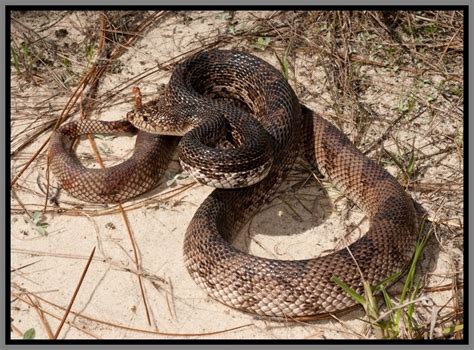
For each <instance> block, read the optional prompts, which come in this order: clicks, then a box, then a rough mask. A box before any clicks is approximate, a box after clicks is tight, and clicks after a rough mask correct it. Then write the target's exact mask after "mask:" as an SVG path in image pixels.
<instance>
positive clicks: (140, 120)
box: [127, 101, 197, 136]
mask: <svg viewBox="0 0 474 350" xmlns="http://www.w3.org/2000/svg"><path fill="white" fill-rule="evenodd" d="M196 114H197V112H196V110H195V109H193V108H192V107H189V106H187V105H180V104H178V105H173V106H170V105H167V104H166V103H164V102H161V101H158V102H157V101H151V102H149V103H147V104H144V105H143V106H140V108H135V109H134V110H132V111H130V112H128V113H127V120H128V121H129V122H130V123H132V124H133V125H134V126H135V127H136V128H137V129H140V130H144V131H146V132H149V133H152V134H159V135H170V136H183V135H184V134H186V133H187V132H188V131H189V130H191V129H192V128H193V127H194V126H195V125H196V120H195V119H196Z"/></svg>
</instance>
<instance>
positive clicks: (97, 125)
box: [49, 49, 419, 320]
mask: <svg viewBox="0 0 474 350" xmlns="http://www.w3.org/2000/svg"><path fill="white" fill-rule="evenodd" d="M104 123H105V124H104ZM107 123H110V122H99V121H81V122H73V123H69V124H65V125H64V126H62V127H60V128H59V129H57V130H56V131H55V132H54V135H53V136H52V138H51V142H50V149H49V160H50V163H51V168H52V171H53V173H54V174H55V176H56V177H57V178H58V179H59V180H60V181H59V182H60V184H61V186H62V187H63V188H65V189H66V191H68V192H69V193H71V194H72V195H74V196H78V197H80V198H84V199H86V200H89V201H104V200H113V201H118V200H123V199H126V198H130V197H133V196H136V195H139V194H140V193H142V192H146V191H147V190H149V189H150V188H151V187H153V186H155V185H156V182H157V181H158V180H156V179H159V177H161V176H162V173H163V169H164V168H166V164H167V162H168V161H169V155H164V152H165V151H170V150H173V149H174V148H175V147H176V142H177V141H176V138H177V137H178V136H179V137H181V138H180V139H179V140H180V141H179V146H178V148H179V150H178V152H179V158H180V162H181V165H182V166H183V169H185V170H186V171H188V172H190V173H191V174H192V175H193V176H194V177H195V178H196V180H197V181H199V182H202V183H206V184H209V183H210V184H211V185H212V186H214V187H217V188H216V189H214V190H213V191H212V193H211V194H210V195H209V196H208V197H207V198H206V199H205V200H204V202H203V203H202V204H201V205H200V206H199V208H198V209H197V211H196V212H195V214H194V217H193V218H192V220H191V222H190V223H189V226H188V228H187V230H186V233H185V236H184V244H183V255H184V264H185V266H186V268H187V270H188V272H189V274H190V276H191V277H192V279H193V280H194V281H195V282H196V284H197V285H198V286H200V287H201V288H202V289H203V290H205V291H206V292H207V294H208V295H209V296H210V297H211V298H213V299H215V300H217V301H219V302H221V303H223V304H225V305H227V306H229V307H232V308H234V309H238V310H240V311H244V312H248V313H252V314H256V315H259V316H265V317H269V318H275V319H278V320H282V319H284V320H289V319H317V318H324V317H327V316H329V315H332V314H337V313H343V312H345V311H348V310H351V309H353V308H354V307H356V306H357V301H356V300H354V299H353V298H352V297H351V295H350V294H349V293H347V292H346V291H345V289H343V285H341V283H336V280H335V278H338V279H339V280H340V281H342V282H343V283H344V284H345V285H346V286H347V287H348V288H351V289H352V290H353V291H355V292H356V293H358V294H361V295H362V294H364V293H365V286H366V285H367V284H368V285H370V286H376V285H378V284H380V283H383V282H384V281H386V280H387V278H388V277H390V276H396V275H402V274H403V273H404V272H405V271H406V270H407V267H408V266H409V264H410V262H411V260H412V258H413V254H414V251H415V246H416V241H417V239H418V228H419V223H418V220H417V215H416V210H415V206H414V202H413V200H412V198H411V197H410V196H409V195H408V193H407V192H406V191H405V190H404V188H403V187H402V186H401V185H400V184H399V182H398V181H397V179H396V178H395V177H394V176H392V175H391V174H390V173H389V172H387V171H386V170H385V169H384V168H383V167H381V166H380V165H379V164H378V163H376V162H375V161H373V160H371V159H369V158H368V157H366V156H365V155H364V154H362V153H361V152H360V151H359V150H358V149H357V148H356V147H355V145H354V144H353V143H352V142H351V141H350V140H349V138H348V137H347V136H346V135H345V134H344V133H343V132H341V131H340V130H339V129H338V128H337V127H336V126H335V125H333V124H332V123H330V122H329V121H328V120H326V119H325V118H324V117H322V116H321V115H320V114H318V113H316V112H314V111H312V110H310V109H309V108H308V107H306V106H305V105H304V104H303V103H301V102H300V101H299V99H298V97H297V96H296V93H295V92H294V90H293V88H292V87H291V86H290V84H289V82H288V81H287V80H286V79H285V77H284V76H283V75H282V73H281V72H280V71H279V70H278V69H277V68H275V67H274V66H272V65H271V64H269V63H267V62H266V61H265V60H263V59H261V58H258V57H256V56H254V55H252V54H250V53H246V52H244V51H238V50H223V49H211V50H205V51H201V52H198V53H196V54H194V55H192V56H190V57H188V58H187V59H185V60H184V61H183V62H181V63H179V64H177V65H176V66H175V68H174V70H173V72H172V75H171V78H170V81H169V84H168V85H167V87H166V92H165V94H164V97H160V98H159V99H156V100H152V101H150V102H148V103H146V104H144V105H143V106H141V107H140V108H135V109H134V110H133V111H130V112H129V113H127V118H126V121H120V122H115V123H119V124H120V125H121V126H122V127H123V126H124V125H128V124H126V123H130V124H133V126H130V125H128V126H127V127H126V128H138V129H140V131H138V136H137V143H136V146H135V150H134V154H133V156H132V157H131V158H130V159H129V160H127V161H126V162H125V163H122V164H120V165H118V166H116V167H115V168H114V167H113V168H111V170H110V169H105V170H94V169H88V168H84V166H83V165H82V164H80V162H79V161H78V159H77V158H74V157H75V156H74V152H73V151H72V150H71V148H70V147H66V146H65V145H66V143H68V142H69V143H70V142H71V140H73V139H74V138H75V137H78V135H80V134H85V133H91V132H102V131H104V130H103V129H107V130H106V131H107V132H110V130H109V129H108V127H106V125H108V124H107ZM114 127H115V125H114ZM218 130H221V131H218ZM222 130H223V131H222ZM254 132H255V133H256V135H260V136H255V137H253V136H252V135H253V133H254ZM208 133H210V134H211V136H207V135H208ZM183 135H184V136H183ZM260 138H261V140H260V141H259V140H257V139H260ZM65 139H67V140H68V142H65V141H64V140H65ZM252 140H253V141H252ZM218 154H219V156H218ZM249 156H252V157H253V158H252V159H250V160H249V159H247V158H246V157H249ZM219 157H220V158H219ZM297 157H302V158H304V159H306V160H307V161H308V162H309V164H310V165H312V166H314V167H315V168H317V169H318V170H319V172H320V173H321V174H322V175H323V176H325V177H326V178H327V179H328V180H329V181H330V182H332V183H333V184H334V185H335V187H336V188H338V189H339V190H340V191H341V192H342V193H343V194H344V195H345V196H346V197H348V198H349V199H350V200H351V201H353V202H354V203H355V204H356V205H357V206H358V207H360V208H361V209H362V210H363V212H364V213H365V214H366V216H367V217H368V219H369V229H368V231H367V232H366V233H365V234H364V235H363V236H362V237H361V238H359V239H358V240H356V241H355V242H353V243H351V244H349V245H347V246H346V247H344V248H342V249H340V250H337V251H334V252H331V253H329V254H326V255H321V256H317V257H314V258H310V259H299V260H279V259H271V258H264V257H259V256H254V255H251V254H249V253H247V252H245V251H242V250H239V249H237V248H236V247H234V246H233V245H232V244H231V242H232V239H233V238H234V237H235V236H236V235H237V234H238V233H239V231H241V230H242V228H243V227H244V225H245V224H246V223H248V222H249V220H250V219H251V218H252V217H254V216H255V215H256V214H257V213H258V212H259V210H260V209H261V208H262V206H263V205H265V204H266V203H268V201H269V200H270V199H271V198H272V197H273V196H274V194H275V193H276V191H277V189H278V188H279V187H280V185H281V184H282V182H283V181H284V179H285V178H286V176H287V174H288V172H289V171H290V170H291V168H292V167H293V165H294V163H295V161H296V159H297ZM205 159H207V160H205ZM127 162H131V163H127ZM203 164H204V165H203ZM200 167H201V168H200ZM131 168H133V169H132V170H130V169H131ZM206 169H207V170H206ZM239 169H241V171H239ZM90 174H93V176H92V175H90ZM86 175H87V176H86ZM99 177H100V179H98V178H99ZM152 177H153V179H152ZM242 177H250V179H248V180H242ZM104 179H105V180H104ZM95 181H96V182H95ZM93 182H94V183H93ZM218 183H220V184H222V183H224V185H219V184H218ZM216 184H217V185H216ZM119 185H120V186H121V187H120V189H119ZM124 187H127V189H125V188H124ZM92 192H95V193H96V194H91V193H92Z"/></svg>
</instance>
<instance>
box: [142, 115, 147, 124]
mask: <svg viewBox="0 0 474 350" xmlns="http://www.w3.org/2000/svg"><path fill="white" fill-rule="evenodd" d="M142 118H143V121H144V122H145V123H146V122H147V121H148V117H147V116H146V115H144V116H142Z"/></svg>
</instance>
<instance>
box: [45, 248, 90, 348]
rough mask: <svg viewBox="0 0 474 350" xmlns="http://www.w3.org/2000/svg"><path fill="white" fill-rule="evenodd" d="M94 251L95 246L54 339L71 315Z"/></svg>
mask: <svg viewBox="0 0 474 350" xmlns="http://www.w3.org/2000/svg"><path fill="white" fill-rule="evenodd" d="M94 253H95V247H94V249H92V252H91V255H90V256H89V260H87V264H86V267H85V268H84V271H82V275H81V278H80V279H79V283H78V284H77V286H76V290H75V291H74V294H73V295H72V298H71V301H70V302H69V305H68V306H67V308H66V312H65V313H64V316H63V318H62V320H61V323H60V324H59V327H58V329H57V331H56V334H55V335H54V339H58V335H59V332H61V328H63V325H64V322H65V321H66V318H67V316H68V315H69V312H70V311H71V307H72V304H74V300H75V299H76V296H77V293H78V292H79V289H80V288H81V284H82V281H83V280H84V277H85V276H86V273H87V270H88V269H89V265H90V264H91V261H92V258H93V257H94Z"/></svg>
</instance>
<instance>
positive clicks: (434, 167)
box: [10, 11, 464, 339]
mask: <svg viewBox="0 0 474 350" xmlns="http://www.w3.org/2000/svg"><path fill="white" fill-rule="evenodd" d="M90 15H91V18H94V19H95V20H93V21H87V22H85V21H83V20H81V18H80V16H79V15H78V14H77V13H75V12H72V13H69V12H26V13H20V12H17V13H13V16H12V22H11V25H12V37H11V47H10V49H11V70H12V89H11V101H12V103H11V108H12V109H11V116H12V120H11V125H12V137H11V153H10V154H11V158H12V176H13V178H12V191H13V194H14V195H12V200H11V202H12V208H11V213H12V215H13V216H14V217H16V216H24V215H27V216H30V217H32V216H33V214H32V213H35V212H38V211H42V212H43V213H44V215H46V216H47V215H49V214H51V213H61V215H88V216H96V215H109V214H112V213H120V212H122V213H123V215H125V212H128V213H129V215H131V210H132V209H139V208H142V207H144V206H149V205H156V206H158V205H166V203H169V201H172V200H173V199H174V196H175V195H178V194H180V193H182V191H187V190H188V189H189V188H190V187H191V186H192V184H191V185H185V186H183V187H178V188H175V189H173V190H171V191H170V192H168V193H161V194H159V193H158V194H155V195H153V196H151V197H145V198H143V199H140V200H139V201H138V202H134V203H132V204H124V206H123V210H121V209H120V207H112V208H103V207H97V206H92V205H87V206H84V204H83V203H79V202H76V201H67V200H66V201H62V202H61V203H60V206H58V204H57V199H55V194H56V189H54V188H49V186H48V184H49V178H48V176H47V171H46V170H47V162H46V156H45V145H46V142H47V137H48V136H49V135H50V133H51V131H52V129H53V128H54V127H55V126H57V125H59V124H60V123H61V122H63V121H64V120H67V119H68V118H69V117H71V116H74V115H76V114H80V116H81V117H82V118H88V117H91V115H93V114H94V113H100V112H101V111H103V110H106V109H107V108H110V107H112V106H114V105H116V104H119V103H120V102H121V100H123V99H126V100H127V101H132V99H133V96H132V95H131V94H130V90H131V86H133V85H136V84H137V83H138V82H142V81H145V80H146V79H147V78H148V77H150V76H152V75H153V74H156V73H157V72H162V71H170V70H171V69H172V68H173V66H174V64H176V63H177V62H179V61H180V60H182V59H183V58H185V57H186V54H191V53H192V52H194V51H195V49H193V48H192V49H190V50H188V51H187V52H186V54H181V55H178V56H176V57H174V58H172V59H170V60H167V61H165V62H161V63H159V64H158V67H154V68H151V69H146V70H144V71H143V72H142V73H140V74H139V75H137V76H135V77H134V78H133V79H130V80H127V81H124V82H122V83H121V84H119V85H117V86H115V87H114V88H112V89H109V90H108V91H106V92H99V91H100V90H99V89H98V86H99V85H100V83H101V81H102V79H103V77H104V76H107V75H108V74H119V73H120V72H121V70H122V69H123V62H122V61H121V55H122V54H123V53H124V52H126V51H127V50H132V51H133V50H137V51H139V50H140V49H139V48H138V47H137V46H139V42H140V40H141V38H142V37H146V34H147V32H148V31H150V30H152V29H153V28H157V27H159V26H160V25H162V23H163V21H164V20H166V18H169V17H176V18H177V19H178V20H179V21H182V22H184V23H186V22H190V21H197V20H199V18H200V14H199V13H185V12H178V13H169V12H165V13H144V12H110V13H107V14H100V15H99V14H98V13H91V14H90ZM216 16H221V18H220V19H223V20H224V21H225V22H224V24H221V25H220V27H219V28H218V30H212V31H211V30H210V31H209V33H207V35H196V36H195V39H194V40H193V41H191V42H190V43H189V45H190V47H193V44H196V43H199V46H200V47H204V48H209V47H234V48H242V49H246V50H249V51H251V52H254V53H257V54H262V55H266V57H268V58H270V59H274V62H275V64H277V65H280V69H281V70H282V71H283V73H284V74H285V75H286V76H288V79H289V81H290V83H291V84H292V86H293V87H294V88H295V90H296V92H297V94H298V96H299V97H300V99H301V101H302V102H303V103H305V104H307V105H309V106H310V107H311V108H313V109H315V110H317V111H318V112H320V113H321V114H323V115H324V116H325V117H327V118H328V119H330V120H331V121H332V122H333V123H335V124H336V125H337V126H338V127H339V128H340V129H342V130H343V131H344V132H345V133H346V134H348V135H349V137H350V139H351V140H352V141H353V142H354V143H355V144H356V145H357V146H358V147H359V148H360V149H361V150H362V151H363V152H364V153H365V154H366V155H367V156H369V157H371V158H373V159H376V160H377V161H378V162H379V163H380V164H381V165H382V166H384V167H385V168H386V169H388V170H389V171H390V172H391V173H392V174H394V175H395V176H396V177H397V178H398V179H399V181H400V183H401V184H402V185H403V186H404V187H405V188H406V189H407V191H408V192H409V193H410V194H411V195H412V196H413V198H414V199H415V200H416V201H417V202H419V203H420V204H421V205H422V206H423V207H424V208H425V210H426V211H427V212H428V215H429V219H430V221H431V222H432V223H433V227H432V229H433V237H434V239H432V240H431V242H430V243H429V245H428V248H427V249H426V251H427V252H429V253H425V256H424V258H423V259H422V263H421V270H422V272H421V273H419V274H418V275H417V276H418V277H417V281H419V288H418V291H417V295H424V296H428V297H430V298H431V297H432V296H433V295H436V293H447V292H449V293H451V295H450V296H449V298H448V300H447V302H446V303H445V304H442V305H437V304H436V302H434V301H431V302H428V303H418V304H416V305H415V310H414V314H413V315H414V316H413V322H414V325H415V327H414V328H413V329H405V330H402V331H401V332H400V334H399V337H403V338H421V339H428V338H437V339H440V338H449V339H461V338H462V334H463V333H462V330H461V328H460V325H463V323H464V319H463V310H464V309H463V294H462V286H463V278H464V275H463V265H462V264H463V250H464V246H463V237H464V236H463V235H464V226H463V225H464V217H463V203H464V197H463V190H464V177H463V165H464V125H463V114H464V108H463V102H464V101H463V93H464V83H463V74H464V72H463V49H464V40H463V35H464V27H463V14H462V12H459V11H439V12H438V11H417V12H405V11H401V12H392V11H387V12H384V11H370V12H365V11H356V12H335V11H311V12H298V11H296V12H284V11H273V12H258V13H252V14H249V15H248V16H246V20H245V21H244V20H242V17H241V16H239V13H236V12H223V13H218V14H217V13H216ZM66 22H67V23H68V25H67V26H65V25H64V23H66ZM52 28H53V29H54V30H52ZM71 38H73V39H71ZM137 43H138V45H137ZM79 87H80V88H79ZM65 106H66V107H67V108H66V107H65ZM130 106H131V105H130ZM45 137H46V138H45ZM100 153H101V154H102V156H103V157H104V158H105V160H106V161H112V162H113V161H117V160H119V159H120V157H116V156H114V155H113V154H108V153H107V152H105V153H104V152H100ZM31 168H35V169H42V174H43V175H41V176H39V177H38V179H37V181H36V182H37V183H38V184H37V183H35V182H33V181H31V180H28V181H23V174H26V173H28V171H30V170H31ZM28 179H31V177H28ZM314 185H315V180H314V179H313V175H312V174H311V172H309V170H308V169H306V168H304V167H301V166H296V167H295V171H294V173H293V174H292V175H291V177H290V187H287V188H285V190H284V191H281V192H280V194H279V198H280V199H281V200H282V201H283V202H285V203H286V204H287V205H288V207H289V208H290V211H292V212H293V213H294V216H295V217H296V220H300V219H302V217H303V215H302V214H301V212H302V211H303V212H304V211H309V212H310V211H311V210H310V209H308V207H309V208H310V206H308V205H306V204H307V203H310V202H311V201H313V200H314V198H310V197H311V196H310V195H308V194H307V189H308V188H309V187H311V186H314ZM325 186H329V187H328V188H330V185H328V184H325ZM25 194H26V195H28V196H27V197H26V198H35V200H34V201H33V202H31V200H30V199H29V201H28V202H23V200H22V198H24V197H25V196H24V195H25ZM48 194H50V196H49V197H53V200H54V201H56V204H55V202H54V201H53V202H51V203H48V202H46V197H48ZM308 196H309V197H308ZM338 196H339V197H340V198H342V196H341V195H340V194H339V195H338ZM341 202H344V201H342V200H336V202H335V204H334V206H335V207H336V208H337V209H338V210H340V211H341V212H343V213H344V212H347V211H349V210H352V209H353V208H352V204H351V203H348V202H347V201H345V202H344V203H342V204H341ZM173 205H175V204H173ZM43 209H44V210H43ZM117 215H118V214H117ZM361 222H362V221H361ZM361 222H359V225H360V224H361ZM13 225H14V224H13ZM348 225H352V226H350V228H351V229H352V230H356V229H357V227H358V226H359V225H354V224H348ZM131 237H132V236H131ZM132 246H134V243H133V239H132ZM134 252H135V254H138V253H137V251H136V250H134ZM440 252H442V253H443V254H444V255H445V256H446V257H447V258H446V259H447V260H448V261H447V266H448V268H447V269H445V270H442V271H438V270H436V271H434V267H433V265H436V263H435V262H434V261H435V260H436V258H437V256H438V255H439V253H440ZM13 254H14V253H13ZM134 260H135V263H136V266H135V269H132V270H131V272H132V273H135V274H136V276H137V277H138V279H139V280H140V281H141V278H142V277H144V278H147V277H146V276H144V271H143V270H142V267H141V266H140V263H139V260H140V257H139V255H136V256H135V259H134ZM17 270H18V268H17ZM77 278H78V277H76V279H77ZM12 279H13V280H15V275H13V276H12ZM140 283H141V282H140ZM165 284H166V285H167V288H168V289H167V291H171V292H170V293H168V294H166V295H167V296H168V295H171V299H173V292H172V288H171V289H170V287H169V286H171V285H172V284H171V281H169V282H168V283H165ZM12 288H13V289H12V290H13V291H14V292H13V293H12V299H14V301H13V303H12V307H14V306H15V305H16V304H18V303H22V302H23V303H29V305H35V303H34V302H33V301H32V300H31V299H30V296H33V297H35V298H36V300H37V301H38V300H41V301H42V302H43V307H40V306H35V308H36V309H37V310H43V308H44V307H45V305H48V301H47V300H45V299H39V298H38V296H37V295H33V294H32V293H30V292H28V291H25V290H21V289H18V288H16V287H15V286H12ZM79 292H80V291H79ZM142 293H143V299H144V303H145V305H146V292H144V291H143V290H142ZM394 295H396V293H394ZM432 299H433V300H434V299H435V298H434V297H432ZM167 302H168V303H169V300H168V299H167ZM64 303H67V301H66V300H65V301H64ZM169 308H170V310H171V309H172V308H173V306H172V305H171V306H170V305H169ZM59 309H60V307H59ZM59 309H58V306H57V305H56V308H55V309H52V310H53V311H55V312H57V310H59ZM63 309H64V308H63ZM41 312H42V311H41ZM49 312H52V311H51V310H50V311H49ZM170 312H171V311H170ZM174 312H175V313H176V311H174ZM41 315H42V316H41V319H44V315H43V313H41ZM144 315H145V313H144ZM146 315H147V318H148V319H150V316H149V315H148V311H147V309H146ZM77 316H80V313H78V314H77ZM56 317H59V319H60V318H61V316H60V314H56ZM76 320H77V319H76V318H75V319H73V320H70V321H68V322H69V324H71V325H72V326H74V323H75V322H76ZM95 321H97V320H95ZM43 324H45V323H44V322H43ZM149 324H150V326H151V321H149ZM112 326H114V325H112ZM48 327H49V326H48ZM79 327H80V326H79ZM19 328H21V327H19V325H18V324H16V325H15V324H12V330H13V331H14V332H15V333H16V334H22V333H23V332H22V331H21V330H20V329H19ZM150 329H151V330H150V332H155V333H156V334H159V332H157V331H156V330H155V329H153V326H151V328H150ZM49 333H50V331H49V332H48V334H49ZM352 333H353V334H357V336H358V337H365V336H369V335H370V336H371V332H370V330H367V332H366V333H358V332H352ZM89 336H92V337H97V338H98V337H99V335H97V334H94V332H92V334H89ZM194 336H196V334H194Z"/></svg>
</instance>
